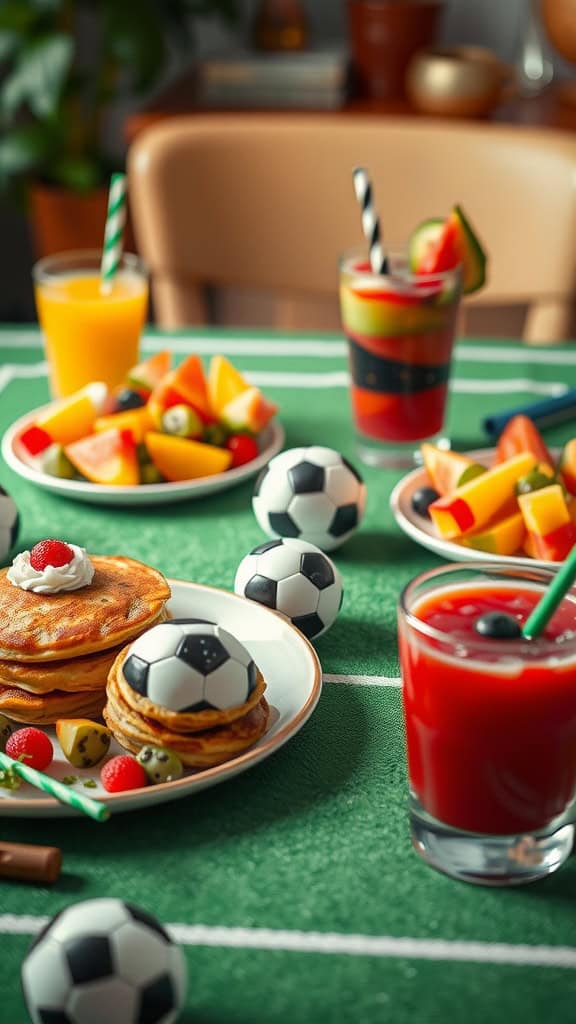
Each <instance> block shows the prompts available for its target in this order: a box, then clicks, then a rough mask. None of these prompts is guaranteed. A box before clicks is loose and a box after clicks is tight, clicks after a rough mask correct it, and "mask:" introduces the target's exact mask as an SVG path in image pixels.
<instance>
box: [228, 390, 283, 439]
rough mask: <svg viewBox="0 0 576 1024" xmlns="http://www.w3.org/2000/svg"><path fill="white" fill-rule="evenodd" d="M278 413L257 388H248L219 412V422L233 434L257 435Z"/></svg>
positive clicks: (274, 406)
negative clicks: (246, 433)
mask: <svg viewBox="0 0 576 1024" xmlns="http://www.w3.org/2000/svg"><path fill="white" fill-rule="evenodd" d="M277 411H278V406H277V405H274V403H273V402H269V401H268V399H266V398H264V395H263V394H262V392H261V391H260V390H259V388H255V387H250V388H247V389H246V390H245V391H243V392H241V394H239V395H237V396H236V398H233V399H232V401H231V402H228V403H227V405H225V406H224V408H223V409H222V410H221V412H220V420H221V422H222V423H223V424H224V426H225V427H227V428H228V430H230V431H232V433H233V434H242V433H245V432H246V431H248V433H251V434H257V433H258V432H259V431H260V430H262V428H263V427H265V426H266V424H267V423H268V421H269V420H271V419H272V417H273V416H274V414H275V413H276V412H277Z"/></svg>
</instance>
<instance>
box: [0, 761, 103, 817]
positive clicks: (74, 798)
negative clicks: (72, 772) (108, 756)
mask: <svg viewBox="0 0 576 1024" xmlns="http://www.w3.org/2000/svg"><path fill="white" fill-rule="evenodd" d="M0 768H5V769H7V770H8V769H12V771H14V772H16V774H17V775H19V776H20V778H22V779H24V781H25V782H29V783H30V785H31V786H35V787H36V789H41V790H42V791H43V792H44V793H49V794H50V796H53V797H55V798H56V800H59V801H60V803H61V804H68V806H69V807H75V808H76V810H78V811H82V812H83V814H87V815H88V817H89V818H94V821H106V819H107V818H109V817H110V810H109V808H108V807H107V806H106V804H103V803H102V802H101V801H100V800H91V799H90V797H88V796H83V795H82V793H76V792H75V791H74V790H73V789H70V787H69V786H64V785H63V783H61V782H58V780H57V779H52V778H51V777H50V776H49V775H44V773H43V772H38V771H36V769H35V768H30V766H29V765H27V764H24V762H23V761H15V760H14V758H12V757H8V754H3V753H2V751H0Z"/></svg>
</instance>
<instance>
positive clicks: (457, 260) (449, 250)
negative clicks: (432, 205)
mask: <svg viewBox="0 0 576 1024" xmlns="http://www.w3.org/2000/svg"><path fill="white" fill-rule="evenodd" d="M409 258H410V269H411V270H412V272H413V273H414V274H441V273H445V272H446V271H449V270H454V269H455V268H456V267H457V266H459V265H461V266H462V287H463V291H464V294H465V295H469V294H470V293H471V292H475V291H478V289H479V288H481V287H482V285H483V284H484V282H485V280H486V253H485V251H484V249H483V248H482V245H481V243H480V241H479V240H478V237H477V235H476V234H475V232H474V230H473V229H472V226H471V224H470V221H469V220H468V218H467V217H466V215H465V214H464V211H463V210H462V207H461V206H455V207H454V208H453V209H452V211H451V213H450V214H449V216H448V217H447V218H446V219H445V220H440V219H438V218H433V219H431V220H425V221H424V222H423V223H422V224H420V225H419V226H418V227H417V228H416V230H415V231H414V233H413V234H412V237H411V239H410V242H409Z"/></svg>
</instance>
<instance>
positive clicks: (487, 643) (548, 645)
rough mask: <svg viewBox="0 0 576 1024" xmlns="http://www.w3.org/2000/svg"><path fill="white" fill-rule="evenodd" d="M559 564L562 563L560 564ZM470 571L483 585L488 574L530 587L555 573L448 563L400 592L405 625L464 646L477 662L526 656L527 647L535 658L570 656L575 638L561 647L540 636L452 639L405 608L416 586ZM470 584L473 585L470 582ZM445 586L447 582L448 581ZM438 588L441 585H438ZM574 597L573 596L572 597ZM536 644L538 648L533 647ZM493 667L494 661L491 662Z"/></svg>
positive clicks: (500, 565)
mask: <svg viewBox="0 0 576 1024" xmlns="http://www.w3.org/2000/svg"><path fill="white" fill-rule="evenodd" d="M559 564H561V563H559ZM462 571H466V572H470V573H474V572H476V573H486V580H485V581H486V582H487V583H489V582H490V579H489V574H492V575H493V576H494V577H497V576H500V577H501V578H503V577H508V578H509V580H510V582H513V581H514V580H517V581H518V582H520V581H521V580H524V581H525V582H526V583H528V584H529V583H530V582H532V583H533V584H536V585H537V584H538V583H540V584H542V583H544V582H548V583H549V582H550V580H551V579H553V577H554V576H555V574H556V572H557V571H558V570H557V568H553V567H547V566H534V568H532V567H531V566H525V565H523V564H521V563H516V564H511V565H505V564H503V563H502V562H496V561H494V562H451V563H450V565H445V566H436V567H435V568H433V569H426V570H425V571H424V572H421V573H418V575H416V576H414V577H412V579H411V580H409V581H408V583H406V584H405V586H404V587H403V588H402V590H401V591H400V595H399V598H398V612H399V613H400V614H401V615H402V616H403V618H404V620H405V622H406V624H407V625H408V626H410V627H411V628H412V629H414V630H415V631H416V632H417V633H418V634H420V635H421V636H422V637H425V638H426V639H428V640H435V641H437V642H438V643H441V644H443V645H444V646H447V645H448V646H451V647H457V646H462V647H464V646H465V647H466V649H467V651H469V652H470V653H471V654H472V655H474V656H476V660H477V661H482V660H483V658H482V655H484V656H487V655H491V656H492V657H493V656H494V654H495V653H498V654H504V655H506V653H507V654H508V655H514V654H515V655H517V656H519V655H520V654H523V655H525V654H526V651H527V649H528V648H527V645H531V646H532V649H533V651H534V654H535V656H536V657H539V658H542V657H543V656H544V655H545V654H547V653H549V652H550V651H554V652H555V654H556V655H557V656H558V657H562V656H563V655H566V654H568V653H570V654H571V655H572V654H573V653H574V650H575V649H576V635H575V636H574V637H571V638H570V639H568V640H566V641H563V642H562V643H561V644H559V643H558V641H557V640H551V639H549V638H547V637H545V636H539V637H537V638H536V639H535V640H527V639H526V638H525V637H518V638H517V639H508V638H506V639H499V638H497V637H494V638H488V637H481V638H480V637H479V638H478V640H475V639H474V638H466V639H465V640H455V639H454V637H453V636H452V634H451V633H445V632H444V631H443V630H442V629H438V628H437V627H436V626H431V625H430V623H428V622H423V621H422V620H421V619H419V618H418V616H417V615H415V614H414V612H413V611H411V610H410V608H409V607H408V597H409V595H410V592H411V590H412V589H414V588H415V587H416V586H417V585H418V584H420V583H423V582H426V581H428V580H434V579H435V578H436V577H440V576H443V575H446V576H447V577H449V576H450V575H451V574H452V573H454V574H456V573H458V572H462ZM470 582H473V581H472V580H471V581H470ZM447 583H448V581H447ZM439 586H440V584H439ZM573 590H574V588H570V589H569V590H568V591H567V594H566V595H565V597H568V596H569V595H570V594H572V593H573ZM575 596H576V595H575ZM536 645H537V646H536ZM491 663H492V664H493V662H491Z"/></svg>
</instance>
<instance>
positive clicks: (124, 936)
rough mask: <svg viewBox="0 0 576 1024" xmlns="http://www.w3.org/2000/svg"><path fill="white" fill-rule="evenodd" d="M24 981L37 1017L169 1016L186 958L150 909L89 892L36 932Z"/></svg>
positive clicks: (41, 1022) (78, 1023)
mask: <svg viewBox="0 0 576 1024" xmlns="http://www.w3.org/2000/svg"><path fill="white" fill-rule="evenodd" d="M22 987H23V989H24V998H25V1000H26V1006H27V1007H28V1012H29V1013H30V1016H31V1018H32V1021H33V1022H34V1024H104V1022H105V1024H172V1022H173V1021H175V1020H176V1018H177V1016H178V1013H179V1011H180V1009H181V1007H182V1004H183V1002H184V996H185V993H186V961H185V959H184V956H183V954H182V950H181V949H180V947H179V946H177V945H176V944H175V943H174V942H173V941H172V939H171V938H170V936H169V935H168V933H167V932H166V931H165V930H164V928H163V927H162V925H161V924H160V923H159V922H158V921H157V920H156V918H155V917H153V916H152V914H149V913H148V912H147V911H145V910H141V909H140V908H139V907H135V906H133V905H132V904H130V903H124V902H123V900H119V899H110V898H107V899H94V900H84V901H82V902H81V903H74V904H72V905H71V906H69V907H66V909H65V910H62V911H60V913H59V914H56V916H55V917H53V918H52V920H51V921H50V923H49V924H48V925H47V926H46V928H44V929H43V930H42V931H41V932H40V934H39V935H37V937H36V939H35V940H34V942H33V943H32V946H31V947H30V949H29V951H28V953H27V955H26V958H25V960H24V962H23V964H22Z"/></svg>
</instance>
